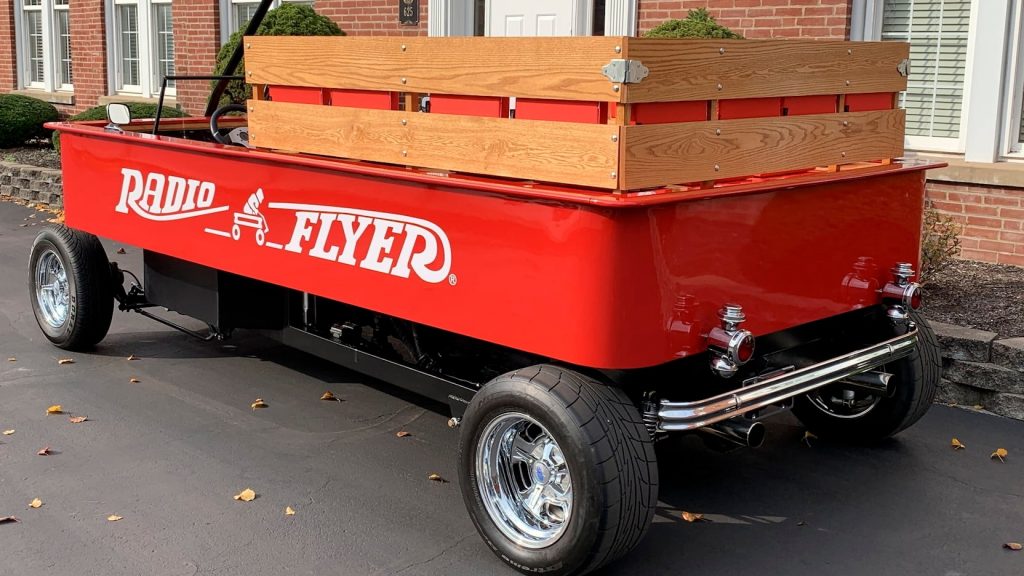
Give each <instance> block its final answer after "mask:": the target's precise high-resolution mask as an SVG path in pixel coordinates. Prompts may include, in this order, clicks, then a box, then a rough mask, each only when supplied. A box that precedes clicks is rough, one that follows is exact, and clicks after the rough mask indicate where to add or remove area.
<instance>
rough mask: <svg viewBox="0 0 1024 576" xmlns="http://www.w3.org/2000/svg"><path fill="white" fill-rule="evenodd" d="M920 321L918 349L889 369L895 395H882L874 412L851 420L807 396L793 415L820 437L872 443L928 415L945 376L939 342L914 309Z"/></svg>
mask: <svg viewBox="0 0 1024 576" xmlns="http://www.w3.org/2000/svg"><path fill="white" fill-rule="evenodd" d="M911 318H912V319H913V321H914V322H915V323H916V324H917V329H918V338H917V348H915V350H914V352H913V353H912V354H911V355H910V356H907V357H906V358H903V359H901V360H898V361H896V362H894V363H892V364H888V365H886V368H885V369H886V370H887V371H889V372H891V373H892V374H893V379H894V380H895V394H893V397H892V398H882V399H881V400H880V401H879V403H878V405H877V406H875V407H874V408H873V409H872V410H871V411H870V412H868V413H867V414H865V415H863V416H861V417H859V418H851V419H842V418H836V417H835V416H832V415H829V414H828V413H826V412H824V411H823V410H821V409H820V408H818V407H816V406H815V405H814V404H812V403H811V401H810V400H808V399H807V397H806V396H803V397H800V398H798V399H797V400H796V402H795V403H794V406H793V414H794V415H796V417H797V418H799V419H800V422H801V423H803V425H804V426H806V427H807V429H808V430H810V431H811V432H812V433H813V434H814V435H816V436H818V437H819V438H826V439H829V440H835V441H840V442H850V443H870V442H877V441H879V440H883V439H885V438H889V437H890V436H894V435H895V434H898V433H899V432H901V431H903V430H905V429H907V428H909V427H910V426H911V425H913V424H914V423H915V422H917V421H918V420H920V419H921V417H922V416H924V414H925V412H927V411H928V409H929V408H930V407H931V405H932V402H933V401H934V400H935V392H936V390H938V386H939V379H940V377H941V376H942V356H941V351H940V349H939V342H938V340H937V339H936V338H935V332H933V331H932V328H931V326H930V325H929V324H928V321H927V320H925V319H924V317H923V316H921V315H920V314H918V313H916V312H913V313H911Z"/></svg>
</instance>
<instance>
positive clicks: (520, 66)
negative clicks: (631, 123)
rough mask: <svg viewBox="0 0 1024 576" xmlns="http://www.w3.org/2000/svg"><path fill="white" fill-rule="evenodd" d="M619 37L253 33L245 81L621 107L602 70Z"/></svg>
mask: <svg viewBox="0 0 1024 576" xmlns="http://www.w3.org/2000/svg"><path fill="white" fill-rule="evenodd" d="M623 40H624V39H623V38H621V37H614V36H609V37H600V36H597V37H577V38H493V37H492V38H472V37H451V38H410V37H381V36H377V37H365V36H361V37H357V36H328V37H323V36H321V37H299V36H252V37H247V38H246V40H245V44H246V49H245V68H246V73H247V78H246V80H247V81H248V82H250V83H262V84H271V85H284V86H318V87H324V88H348V89H360V90H388V91H394V92H421V93H431V92H436V93H443V94H466V95H474V96H519V97H523V98H551V99H559V100H594V101H605V102H616V101H618V100H619V97H620V92H615V91H614V90H613V88H612V87H613V83H612V82H611V81H610V80H609V79H608V78H606V77H605V76H604V75H603V74H602V72H601V69H602V67H604V66H605V65H606V64H608V63H609V62H610V61H611V60H612V59H613V58H621V57H622V56H621V54H620V53H617V52H616V51H615V48H616V47H619V48H620V52H621V47H622V46H623Z"/></svg>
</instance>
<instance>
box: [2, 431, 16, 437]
mask: <svg viewBox="0 0 1024 576" xmlns="http://www.w3.org/2000/svg"><path fill="white" fill-rule="evenodd" d="M11 434H14V430H4V436H10V435H11Z"/></svg>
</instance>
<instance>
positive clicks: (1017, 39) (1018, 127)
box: [1003, 2, 1024, 157]
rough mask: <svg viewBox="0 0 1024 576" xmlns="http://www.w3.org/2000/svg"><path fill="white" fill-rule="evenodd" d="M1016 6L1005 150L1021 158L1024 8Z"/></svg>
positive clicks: (1023, 151)
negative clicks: (1023, 28) (1009, 107)
mask: <svg viewBox="0 0 1024 576" xmlns="http://www.w3.org/2000/svg"><path fill="white" fill-rule="evenodd" d="M1015 4H1016V6H1015V8H1014V13H1013V15H1012V16H1011V20H1010V26H1011V28H1010V29H1011V30H1013V33H1012V34H1011V35H1010V39H1009V40H1010V45H1011V46H1013V47H1015V50H1014V49H1011V50H1010V51H1009V54H1010V57H1009V59H1008V60H1009V76H1008V78H1007V80H1008V81H1007V85H1008V88H1009V93H1008V94H1007V96H1006V98H1007V101H1008V102H1010V103H1011V104H1010V106H1011V110H1010V113H1009V114H1008V115H1007V123H1008V125H1007V128H1008V130H1007V133H1006V140H1005V144H1004V147H1003V150H1004V151H1005V153H1006V154H1007V155H1009V156H1016V157H1021V156H1024V30H1022V29H1021V27H1022V25H1024V6H1022V5H1021V3H1020V2H1016V3H1015Z"/></svg>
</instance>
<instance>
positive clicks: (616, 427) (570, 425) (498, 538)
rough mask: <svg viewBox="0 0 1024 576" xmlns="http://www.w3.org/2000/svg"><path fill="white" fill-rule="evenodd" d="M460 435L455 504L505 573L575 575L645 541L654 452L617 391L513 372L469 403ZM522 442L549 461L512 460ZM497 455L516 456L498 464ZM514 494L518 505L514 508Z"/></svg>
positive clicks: (546, 372) (550, 370)
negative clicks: (461, 503) (462, 505)
mask: <svg viewBox="0 0 1024 576" xmlns="http://www.w3.org/2000/svg"><path fill="white" fill-rule="evenodd" d="M517 425H518V426H519V428H518V429H517V428H516V426H517ZM461 428H462V434H461V438H460V446H459V479H460V482H461V484H462V495H463V499H464V500H465V502H466V507H467V509H468V510H469V514H470V517H471V518H472V519H473V523H474V524H475V525H476V527H477V530H478V531H479V532H480V535H481V536H482V537H483V539H484V541H485V542H486V543H487V545H488V546H490V547H491V549H492V550H493V551H494V553H495V554H496V555H497V556H498V557H499V558H501V559H502V561H504V562H505V563H506V564H508V565H510V566H512V567H513V568H516V569H518V570H520V571H521V572H525V573H544V574H552V575H558V576H562V575H580V574H585V573H587V572H590V571H591V570H595V569H597V568H598V567H600V566H603V565H605V564H607V563H608V562H611V561H612V560H615V559H616V558H619V557H620V556H623V555H625V554H626V553H627V552H629V551H630V550H632V549H633V547H634V546H636V544H637V543H638V542H639V541H640V540H641V538H642V537H643V536H644V534H645V533H646V532H647V529H648V527H649V526H650V524H651V520H652V518H653V515H654V509H655V505H656V503H657V499H658V468H657V463H656V461H655V455H654V446H653V443H652V442H651V439H650V437H649V436H648V434H647V430H646V429H645V428H644V425H643V421H642V420H641V418H640V414H639V412H638V411H637V409H636V407H635V406H634V405H633V403H632V402H631V401H630V400H629V398H627V397H626V395H625V394H624V393H623V392H622V391H621V390H619V389H618V388H615V387H612V386H606V385H604V384H601V383H600V382H597V381H596V380H593V379H591V378H589V377H586V376H584V375H582V374H579V373H577V372H573V371H571V370H566V369H563V368H558V367H555V366H549V365H540V366H533V367H530V368H525V369H522V370H517V371H515V372H511V373H509V374H505V375H503V376H499V377H498V378H495V379H494V380H492V381H491V382H489V383H488V384H486V385H485V386H484V387H483V388H482V389H481V390H480V392H478V393H477V394H476V396H475V397H474V398H473V401H472V402H471V403H470V405H469V408H468V409H467V411H466V414H465V416H464V418H463V419H462V425H461ZM502 431H504V433H502ZM522 442H525V447H526V448H527V450H529V448H531V447H536V449H534V450H533V451H532V452H529V453H530V454H542V453H543V454H548V453H552V454H554V457H553V458H551V459H547V460H545V459H543V458H538V459H536V460H534V459H533V458H531V457H529V456H525V457H524V456H523V455H524V454H527V451H523V450H518V451H517V450H515V448H516V447H519V446H520V443H522ZM531 442H532V444H531ZM552 445H553V446H554V447H553V448H552V447H551V446H552ZM505 447H507V451H508V453H509V454H511V453H515V454H516V456H510V457H509V458H507V459H505V460H502V459H501V458H500V457H499V456H500V454H503V453H504V452H501V450H503V449H505ZM552 461H553V465H550V466H549V465H547V464H552ZM502 462H505V463H507V466H506V467H504V468H502V467H501V463H502ZM538 462H540V464H538ZM516 466H518V468H516ZM495 470H498V471H499V472H503V473H495ZM563 473H564V475H563ZM497 486H501V487H502V489H501V490H498V489H497ZM549 486H553V487H554V488H552V490H551V491H549ZM566 488H568V491H567V490H566ZM534 490H537V491H538V493H543V494H550V495H551V496H552V499H551V500H548V499H547V496H540V497H538V501H539V499H540V498H544V503H543V504H541V505H540V506H539V508H537V507H535V508H532V509H531V508H530V505H529V503H530V500H529V497H528V495H529V494H530V493H532V491H534ZM495 491H497V492H499V493H498V494H496V493H495ZM566 492H568V493H569V498H568V499H567V500H566V499H565V498H564V496H565V494H566ZM516 494H519V495H527V496H526V497H525V498H524V499H523V500H522V501H521V502H519V503H520V504H522V505H521V506H518V507H517V506H516V504H517V500H516ZM503 496H505V497H504V498H503ZM485 499H488V502H489V503H485ZM503 506H504V507H503ZM537 509H540V510H541V512H540V514H535V515H532V516H531V515H530V511H531V510H534V511H536V510H537ZM495 510H504V511H505V512H506V513H507V514H506V516H505V517H503V516H502V513H499V512H495ZM517 511H518V512H519V513H520V514H519V516H517ZM566 511H567V513H566ZM513 517H518V518H519V519H518V520H516V519H512V520H509V519H508V518H513ZM522 518H526V520H525V524H524V521H523V520H522ZM535 519H540V520H539V521H538V522H537V523H536V525H537V526H540V528H539V529H538V530H536V533H534V531H533V530H532V525H531V522H533V521H534V520H535ZM524 525H525V526H526V529H525V531H520V528H521V527H522V526H524ZM545 527H547V529H545Z"/></svg>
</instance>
